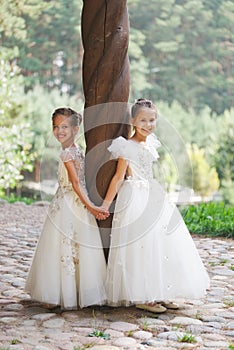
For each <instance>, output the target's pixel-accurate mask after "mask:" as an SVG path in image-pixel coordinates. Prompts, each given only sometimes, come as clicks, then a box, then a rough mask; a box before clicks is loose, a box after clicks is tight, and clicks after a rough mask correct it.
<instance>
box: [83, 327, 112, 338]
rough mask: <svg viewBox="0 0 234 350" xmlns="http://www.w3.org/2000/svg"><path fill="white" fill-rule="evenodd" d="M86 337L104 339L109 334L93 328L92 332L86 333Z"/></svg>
mask: <svg viewBox="0 0 234 350" xmlns="http://www.w3.org/2000/svg"><path fill="white" fill-rule="evenodd" d="M88 337H97V338H103V339H105V340H109V339H110V334H108V333H105V332H104V331H99V330H98V329H94V331H93V332H91V333H89V334H88Z"/></svg>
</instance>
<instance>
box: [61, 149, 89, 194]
mask: <svg viewBox="0 0 234 350" xmlns="http://www.w3.org/2000/svg"><path fill="white" fill-rule="evenodd" d="M70 160H73V161H74V164H75V167H76V169H77V173H78V177H79V180H80V183H81V185H82V186H83V188H84V189H86V185H85V164H84V154H83V152H82V150H81V148H80V147H79V146H76V147H68V148H65V149H64V150H62V151H61V153H60V162H59V167H58V183H59V187H61V188H62V189H67V190H69V189H70V190H72V184H71V182H70V180H69V178H68V173H67V170H66V167H65V165H64V163H66V162H68V161H70Z"/></svg>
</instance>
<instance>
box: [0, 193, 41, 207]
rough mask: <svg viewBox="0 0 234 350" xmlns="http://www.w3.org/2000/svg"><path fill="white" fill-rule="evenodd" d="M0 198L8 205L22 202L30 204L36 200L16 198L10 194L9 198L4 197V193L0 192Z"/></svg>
mask: <svg viewBox="0 0 234 350" xmlns="http://www.w3.org/2000/svg"><path fill="white" fill-rule="evenodd" d="M0 198H1V199H4V200H6V201H7V202H8V203H16V202H23V203H25V204H32V203H34V202H35V201H36V200H37V199H36V198H35V199H34V198H29V197H21V196H16V195H15V194H14V193H10V195H9V196H6V195H4V193H1V190H0Z"/></svg>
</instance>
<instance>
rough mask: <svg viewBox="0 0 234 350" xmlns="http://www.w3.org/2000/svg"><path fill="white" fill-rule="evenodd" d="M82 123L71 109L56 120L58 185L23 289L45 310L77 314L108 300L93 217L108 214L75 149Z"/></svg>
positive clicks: (57, 112) (60, 110) (57, 114)
mask: <svg viewBox="0 0 234 350" xmlns="http://www.w3.org/2000/svg"><path fill="white" fill-rule="evenodd" d="M81 120H82V117H81V115H80V114H79V113H77V112H76V111H74V110H72V109H71V108H58V109H56V110H55V111H54V113H53V115H52V123H53V134H54V136H55V138H56V139H57V140H58V141H59V142H60V144H61V146H62V151H61V153H60V160H59V167H58V183H59V186H58V190H57V192H56V194H55V196H54V198H53V200H52V202H51V204H50V206H49V209H48V213H47V217H46V220H45V223H44V226H43V229H42V232H41V235H40V238H39V241H38V244H37V247H36V251H35V254H34V258H33V261H32V265H31V268H30V271H29V275H28V278H27V281H26V287H25V290H26V291H27V292H28V293H29V294H30V295H31V298H32V299H33V300H37V301H40V302H42V303H45V304H46V307H53V306H56V305H60V306H61V308H62V309H77V308H78V307H85V306H88V305H93V304H95V305H96V304H103V303H104V302H105V300H106V294H105V289H104V281H105V277H106V262H105V258H104V254H103V248H102V242H101V238H100V234H99V230H98V227H97V223H96V220H95V217H94V216H97V215H99V217H102V218H106V217H107V216H108V215H109V214H108V213H107V211H106V210H103V209H100V208H99V207H97V206H95V205H94V204H93V203H92V202H91V201H90V199H89V197H88V194H87V191H86V186H85V176H84V155H83V153H82V150H81V149H80V147H79V146H77V145H76V144H75V136H76V135H77V132H78V130H79V126H80V123H81ZM48 304H49V305H48Z"/></svg>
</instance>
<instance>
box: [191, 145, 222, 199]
mask: <svg viewBox="0 0 234 350" xmlns="http://www.w3.org/2000/svg"><path fill="white" fill-rule="evenodd" d="M187 150H188V154H189V158H190V161H191V165H192V169H193V174H192V177H193V178H192V183H193V190H194V191H195V192H196V193H198V194H200V195H201V196H202V197H204V196H210V195H212V194H213V193H214V192H216V191H217V190H218V188H219V178H218V174H217V172H216V170H215V168H211V167H210V165H209V163H208V162H207V160H206V158H205V152H204V150H203V149H199V148H198V146H197V145H195V144H193V145H188V147H187Z"/></svg>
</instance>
